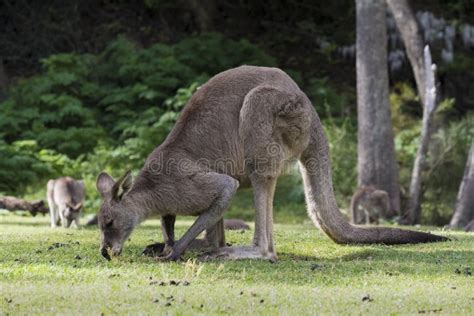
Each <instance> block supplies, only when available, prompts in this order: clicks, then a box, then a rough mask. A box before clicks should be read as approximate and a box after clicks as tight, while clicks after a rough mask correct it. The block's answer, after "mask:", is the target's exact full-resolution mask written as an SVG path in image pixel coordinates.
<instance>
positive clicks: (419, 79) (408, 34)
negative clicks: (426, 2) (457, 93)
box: [387, 0, 426, 104]
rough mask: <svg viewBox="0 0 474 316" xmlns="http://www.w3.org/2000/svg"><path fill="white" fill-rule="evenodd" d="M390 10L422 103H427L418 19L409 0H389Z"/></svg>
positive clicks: (421, 37)
mask: <svg viewBox="0 0 474 316" xmlns="http://www.w3.org/2000/svg"><path fill="white" fill-rule="evenodd" d="M387 3H388V6H389V8H390V11H391V12H392V14H393V17H394V18H395V23H396V24H397V28H398V30H399V31H400V33H401V35H402V38H403V43H404V44H405V50H406V53H407V55H408V60H410V64H411V68H412V69H413V74H414V76H415V81H416V86H417V88H418V95H419V96H420V100H421V104H425V100H424V99H425V80H426V79H425V68H424V62H423V46H424V44H423V36H422V34H421V32H420V27H419V25H418V22H417V20H416V17H415V14H413V11H412V10H411V8H410V4H409V3H408V0H387Z"/></svg>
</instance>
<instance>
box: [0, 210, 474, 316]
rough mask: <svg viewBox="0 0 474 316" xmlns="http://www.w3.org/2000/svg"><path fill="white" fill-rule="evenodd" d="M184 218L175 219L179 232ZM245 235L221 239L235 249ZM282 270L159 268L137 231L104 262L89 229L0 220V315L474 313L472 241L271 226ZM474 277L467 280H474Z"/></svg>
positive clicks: (219, 264) (147, 238) (242, 264)
mask: <svg viewBox="0 0 474 316" xmlns="http://www.w3.org/2000/svg"><path fill="white" fill-rule="evenodd" d="M189 223H190V222H189V221H179V222H178V224H177V225H178V230H179V233H182V232H183V231H184V229H185V228H186V227H187V226H188V225H189ZM252 234H253V232H252V231H250V232H244V233H241V232H230V233H228V234H227V241H228V242H230V243H232V244H233V245H237V244H248V243H249V242H250V240H251V238H252ZM275 234H276V244H277V250H278V253H279V261H278V262H277V263H276V264H271V263H269V262H263V261H239V262H223V261H215V262H205V263H202V262H198V261H195V260H194V259H193V258H195V257H196V254H192V253H191V254H188V255H187V258H186V259H187V261H184V262H179V263H161V262H156V261H155V260H153V259H151V258H146V257H142V256H140V252H141V250H142V248H143V247H144V246H145V245H147V244H149V243H151V242H153V241H155V240H160V239H161V233H160V229H159V221H158V220H151V221H148V222H146V223H145V224H143V225H142V226H141V227H140V228H139V229H137V230H136V231H135V233H134V234H133V235H132V238H131V241H130V242H129V243H128V244H127V245H126V248H125V251H124V253H123V255H122V256H121V257H120V258H117V259H114V260H112V261H111V262H107V261H105V260H103V259H102V258H101V257H100V255H99V252H98V248H99V246H98V238H99V234H98V231H97V230H94V229H80V230H66V229H54V230H53V229H50V228H49V227H48V218H47V217H38V218H31V217H22V216H18V215H10V214H0V314H5V315H6V314H24V315H26V314H28V315H31V314H88V315H90V314H101V313H103V314H105V315H109V314H137V313H141V314H161V313H169V314H182V315H187V314H242V315H247V314H283V315H290V314H291V315H300V314H395V315H396V314H419V313H422V314H425V313H439V314H459V315H467V314H474V275H471V273H472V272H471V269H474V235H472V234H471V235H469V234H467V233H461V232H449V233H443V234H447V235H448V236H450V237H452V239H453V241H451V242H446V243H439V244H427V245H416V246H396V247H389V246H380V245H378V246H363V247H362V246H341V245H336V244H335V243H333V242H332V241H331V240H329V239H328V238H327V237H326V236H325V235H323V234H322V233H321V232H319V231H318V230H317V229H315V228H314V227H313V226H312V224H310V223H309V222H306V223H304V224H298V225H297V224H291V225H283V224H278V225H276V227H275ZM473 272H474V271H473Z"/></svg>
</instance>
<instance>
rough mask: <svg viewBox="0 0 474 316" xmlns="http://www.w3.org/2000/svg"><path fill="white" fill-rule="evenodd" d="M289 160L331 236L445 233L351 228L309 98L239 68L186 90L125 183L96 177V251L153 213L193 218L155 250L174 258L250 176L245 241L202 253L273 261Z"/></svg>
mask: <svg viewBox="0 0 474 316" xmlns="http://www.w3.org/2000/svg"><path fill="white" fill-rule="evenodd" d="M291 159H299V160H300V167H301V171H302V174H303V179H304V185H305V191H306V200H307V204H308V213H309V215H310V217H311V218H312V219H313V220H314V221H315V222H319V224H320V226H321V228H322V229H323V230H324V231H325V232H326V233H327V234H328V235H329V236H330V237H331V238H332V239H333V240H335V241H336V242H338V243H386V244H397V243H416V242H429V241H440V240H446V238H444V237H439V236H435V235H431V234H427V233H422V232H412V231H406V230H400V229H390V228H379V227H376V228H369V229H365V228H360V227H356V226H352V225H350V224H349V223H348V222H347V221H346V220H345V219H344V217H343V216H342V214H341V213H340V211H339V209H338V207H337V204H336V199H335V197H334V192H333V186H332V179H331V170H330V164H329V150H328V144H327V141H326V137H325V136H324V132H323V128H322V126H321V122H320V120H319V118H318V115H317V114H316V111H315V110H314V108H313V106H312V104H311V102H310V101H309V99H308V98H307V97H306V95H305V94H304V93H303V92H302V91H301V90H300V89H299V88H298V86H297V85H296V83H295V82H294V81H293V80H292V79H291V78H290V77H289V76H288V75H287V74H286V73H284V72H283V71H281V70H280V69H276V68H266V67H253V66H242V67H238V68H234V69H230V70H228V71H225V72H222V73H220V74H218V75H216V76H215V77H213V78H211V79H210V80H209V81H208V82H207V83H206V84H204V85H203V86H202V87H201V88H200V89H199V90H198V91H197V92H196V93H194V95H193V96H192V97H191V99H190V100H189V102H188V104H187V105H186V107H185V109H184V110H183V112H182V113H181V116H180V118H179V119H178V121H177V123H176V125H175V126H174V128H173V130H172V131H171V133H170V134H169V135H168V137H167V138H166V140H165V141H164V142H163V143H162V144H161V145H160V146H159V147H157V148H156V149H155V150H154V151H153V152H152V153H151V154H150V156H149V157H148V158H147V160H146V162H145V166H144V167H143V168H142V170H141V171H140V174H139V175H138V176H137V178H136V179H135V181H134V183H133V185H132V186H131V187H130V188H121V184H120V183H124V180H119V181H117V182H115V181H113V179H112V178H111V177H110V176H108V175H107V174H101V175H100V176H99V178H98V180H97V188H98V190H99V191H100V192H101V194H102V197H103V205H102V207H101V211H100V214H99V226H100V228H101V231H102V243H101V249H102V253H103V254H104V256H106V257H107V256H108V251H107V249H110V250H111V251H112V253H113V254H119V253H120V252H121V250H122V247H123V243H124V241H125V240H126V238H127V237H128V236H129V235H130V233H131V232H132V230H133V228H134V227H135V226H136V225H137V224H138V223H139V222H141V221H142V220H144V219H146V218H147V217H149V216H151V215H153V214H156V215H161V216H176V215H195V216H198V219H197V220H196V222H195V223H194V224H193V225H192V226H191V228H190V230H188V232H186V234H185V235H184V236H183V237H182V238H181V239H180V240H178V241H177V242H176V243H174V245H173V246H170V247H169V248H171V249H169V251H168V252H166V253H164V254H163V256H162V257H163V258H164V259H167V260H175V259H177V258H179V256H180V255H181V254H182V253H183V252H184V251H185V249H186V248H187V247H188V246H189V245H190V244H191V242H192V240H193V239H194V238H195V237H196V236H197V235H199V233H201V232H202V231H203V230H212V228H213V227H215V226H214V225H215V224H216V223H221V222H222V220H221V219H222V214H223V212H224V211H225V209H227V207H228V206H229V203H230V200H231V198H232V196H233V194H234V192H235V190H236V189H237V187H238V186H239V183H240V184H241V185H246V184H249V183H250V184H251V185H252V187H253V190H254V198H255V208H256V220H255V232H254V240H253V244H252V245H251V246H250V247H236V248H233V247H221V248H219V249H217V250H215V251H213V252H211V253H208V254H207V255H206V256H205V257H204V258H216V257H221V258H227V259H238V258H264V259H269V260H272V261H274V260H276V251H275V246H274V242H273V195H274V192H275V185H276V180H277V178H278V176H279V175H280V173H281V171H282V170H283V169H284V167H285V162H286V161H288V160H291ZM128 176H129V175H128ZM128 176H127V175H126V176H125V177H128ZM119 191H123V192H124V194H122V196H121V197H119V196H118V195H117V194H116V193H114V192H119ZM165 240H167V236H165Z"/></svg>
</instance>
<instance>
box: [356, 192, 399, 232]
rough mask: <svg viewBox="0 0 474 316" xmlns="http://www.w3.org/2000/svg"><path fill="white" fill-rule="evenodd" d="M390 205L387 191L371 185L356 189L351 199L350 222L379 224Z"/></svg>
mask: <svg viewBox="0 0 474 316" xmlns="http://www.w3.org/2000/svg"><path fill="white" fill-rule="evenodd" d="M389 207H390V204H389V198H388V193H387V192H385V191H383V190H377V189H375V188H374V187H372V186H363V187H360V188H359V189H357V191H356V192H355V193H354V195H353V196H352V199H351V213H352V218H351V222H352V223H353V224H366V225H368V224H370V223H375V224H379V219H380V218H381V217H382V218H384V217H385V214H387V211H388V208H389Z"/></svg>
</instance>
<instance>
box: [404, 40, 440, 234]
mask: <svg viewBox="0 0 474 316" xmlns="http://www.w3.org/2000/svg"><path fill="white" fill-rule="evenodd" d="M424 60H425V74H426V77H425V78H426V82H425V89H426V91H425V104H424V106H423V121H422V126H421V139H420V147H418V150H417V152H416V158H415V163H414V165H413V171H412V174H411V182H410V200H409V201H408V224H412V225H414V224H419V223H420V216H421V176H422V172H423V169H424V166H425V160H426V152H427V151H428V145H429V142H430V138H431V119H432V118H433V113H434V111H435V109H436V83H435V73H434V69H433V67H434V65H433V64H432V62H431V53H430V48H429V46H428V45H427V46H426V47H425V53H424Z"/></svg>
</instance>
